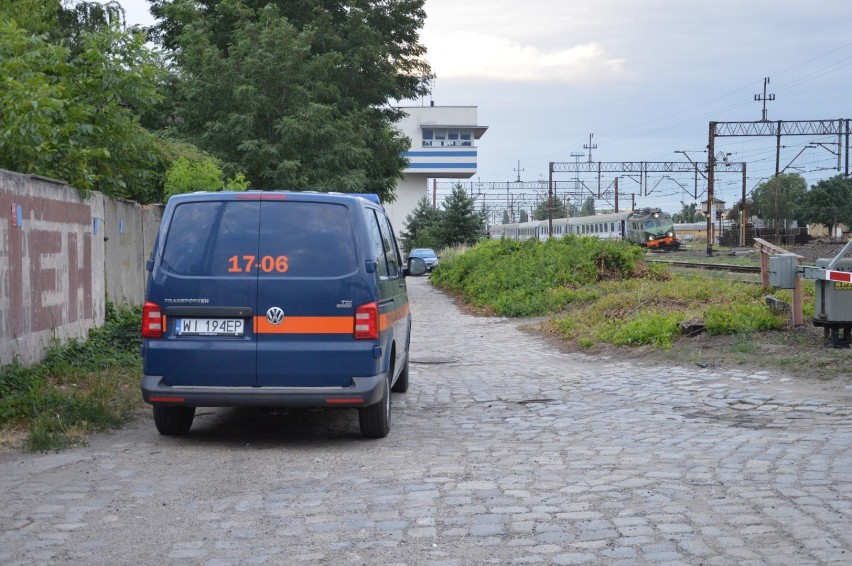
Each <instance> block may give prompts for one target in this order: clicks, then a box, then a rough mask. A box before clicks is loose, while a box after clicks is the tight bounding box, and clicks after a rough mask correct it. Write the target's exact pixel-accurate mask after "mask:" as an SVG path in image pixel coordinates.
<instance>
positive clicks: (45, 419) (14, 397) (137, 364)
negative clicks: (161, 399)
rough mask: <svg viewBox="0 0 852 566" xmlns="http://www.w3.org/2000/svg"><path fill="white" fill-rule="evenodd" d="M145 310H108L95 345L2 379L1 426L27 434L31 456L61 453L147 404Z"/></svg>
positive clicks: (64, 349)
mask: <svg viewBox="0 0 852 566" xmlns="http://www.w3.org/2000/svg"><path fill="white" fill-rule="evenodd" d="M140 326H141V309H139V308H124V309H120V310H116V309H114V308H113V307H112V305H111V304H108V305H107V313H106V320H105V322H104V325H103V326H101V327H100V328H95V329H92V330H91V331H90V333H89V339H88V340H85V341H81V340H72V341H71V342H69V343H68V344H67V345H65V346H55V347H53V348H51V349H50V350H49V351H48V353H47V356H46V357H45V359H44V361H42V362H41V363H39V364H36V365H34V366H32V367H23V366H21V365H20V364H17V363H16V364H12V365H10V366H8V367H6V368H4V369H3V371H2V373H0V426H2V427H3V428H4V429H11V428H18V429H21V428H23V429H26V430H27V441H26V445H27V447H28V448H29V449H31V450H49V449H54V448H61V447H63V446H67V445H69V444H73V443H76V442H79V441H80V440H81V439H82V438H84V437H85V434H86V433H87V432H89V431H94V430H107V429H110V428H114V427H117V426H119V425H121V424H122V423H123V422H124V421H126V419H127V418H129V415H130V414H131V413H132V411H133V409H134V407H136V406H137V405H138V404H139V402H140V399H141V396H140V395H139V390H138V387H139V377H140V375H141V369H142V368H141V358H140V355H139V346H140V344H141V337H140V332H139V329H140Z"/></svg>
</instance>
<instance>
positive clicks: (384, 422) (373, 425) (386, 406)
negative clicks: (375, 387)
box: [358, 379, 391, 438]
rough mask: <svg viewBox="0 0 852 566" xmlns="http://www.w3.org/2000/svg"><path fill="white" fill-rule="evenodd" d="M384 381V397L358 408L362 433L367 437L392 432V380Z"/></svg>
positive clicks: (375, 436) (378, 436)
mask: <svg viewBox="0 0 852 566" xmlns="http://www.w3.org/2000/svg"><path fill="white" fill-rule="evenodd" d="M383 381H384V384H385V386H384V390H383V391H382V398H381V399H380V400H379V402H378V403H376V404H374V405H370V406H369V407H363V408H361V409H358V421H359V423H360V425H361V434H362V435H363V436H365V437H366V438H384V437H386V436H387V435H388V433H389V432H390V420H391V394H390V381H389V380H388V379H385V380H383Z"/></svg>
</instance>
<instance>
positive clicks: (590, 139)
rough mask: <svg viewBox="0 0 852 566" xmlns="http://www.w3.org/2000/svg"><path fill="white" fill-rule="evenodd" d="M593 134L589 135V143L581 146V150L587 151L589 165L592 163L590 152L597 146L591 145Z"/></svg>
mask: <svg viewBox="0 0 852 566" xmlns="http://www.w3.org/2000/svg"><path fill="white" fill-rule="evenodd" d="M594 135H595V134H589V143H588V144H583V149H588V150H589V163H591V162H592V150H593V149H597V148H598V144H592V138H593V137H594Z"/></svg>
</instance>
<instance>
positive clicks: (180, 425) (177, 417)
mask: <svg viewBox="0 0 852 566" xmlns="http://www.w3.org/2000/svg"><path fill="white" fill-rule="evenodd" d="M194 418H195V407H184V406H177V407H170V406H163V405H154V424H155V425H156V426H157V430H158V431H159V432H160V434H162V435H165V436H180V435H182V434H186V433H187V432H189V428H190V427H191V426H192V419H194Z"/></svg>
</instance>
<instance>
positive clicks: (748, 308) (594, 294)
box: [432, 236, 813, 354]
mask: <svg viewBox="0 0 852 566" xmlns="http://www.w3.org/2000/svg"><path fill="white" fill-rule="evenodd" d="M432 282H433V284H434V285H436V286H438V287H442V288H445V289H449V290H452V291H454V292H456V293H458V294H459V295H460V296H461V297H462V298H463V299H464V300H465V301H466V302H467V303H468V304H470V305H471V306H473V307H474V308H476V309H478V310H480V311H482V312H486V313H492V314H497V315H502V316H515V317H520V316H530V315H541V314H551V315H553V317H552V320H551V327H552V330H553V331H555V332H557V333H558V334H559V335H560V336H561V337H562V338H563V339H564V340H566V341H567V342H570V343H573V344H575V345H577V346H579V347H581V348H594V347H596V346H598V345H602V344H608V345H614V346H641V345H649V346H651V347H654V348H659V349H668V348H671V347H672V345H673V344H674V343H675V342H677V341H678V340H680V339H681V334H680V323H681V322H684V321H695V320H700V321H703V322H704V323H705V324H706V326H707V331H708V332H709V333H710V334H715V335H738V336H742V337H744V338H743V345H741V346H740V351H739V353H741V354H743V353H747V346H746V345H745V342H746V340H747V337H748V336H750V335H751V334H752V333H755V332H764V331H771V330H780V329H782V328H785V326H786V321H785V319H784V318H783V316H779V315H776V314H774V313H773V312H772V311H771V310H770V309H769V308H768V307H766V305H765V304H764V301H763V297H764V291H763V290H762V288H761V287H760V286H758V285H753V284H750V283H742V282H737V281H728V280H723V279H715V278H714V279H708V278H706V277H704V276H703V275H701V274H693V273H675V274H672V273H670V272H669V271H668V270H667V269H666V268H665V267H663V266H660V265H658V264H647V263H645V261H644V254H643V253H642V251H641V250H640V249H639V248H637V247H635V246H632V245H630V244H626V243H623V242H603V241H600V240H597V239H594V238H583V237H577V236H567V237H565V238H562V239H560V240H549V241H547V242H539V241H537V240H528V241H525V242H514V241H509V240H499V241H489V242H484V243H482V244H480V245H479V246H477V247H476V248H473V249H471V250H469V251H467V252H466V253H463V254H461V255H458V256H455V257H452V258H450V257H445V258H444V260H443V261H442V264H441V266H440V269H439V270H436V272H435V273H434V274H433V277H432ZM812 295H813V291H812V288H811V290H810V296H811V297H812ZM776 296H778V298H781V299H782V300H787V301H788V302H789V301H790V299H791V298H790V296H789V291H784V292H780V293H778V294H777V295H776ZM807 296H808V292H807V288H806V297H807ZM811 309H812V299H811ZM811 312H812V311H811Z"/></svg>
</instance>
